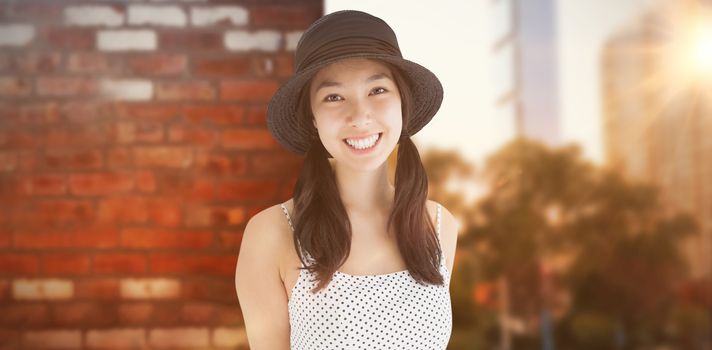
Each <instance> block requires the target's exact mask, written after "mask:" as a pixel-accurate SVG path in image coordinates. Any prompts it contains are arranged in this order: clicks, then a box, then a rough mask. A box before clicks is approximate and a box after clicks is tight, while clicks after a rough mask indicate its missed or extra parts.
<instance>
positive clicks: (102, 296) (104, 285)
mask: <svg viewBox="0 0 712 350" xmlns="http://www.w3.org/2000/svg"><path fill="white" fill-rule="evenodd" d="M95 261H96V256H95ZM100 273H104V272H100ZM109 273H110V272H109ZM129 273H130V272H129ZM74 296H75V298H76V299H89V300H110V301H114V300H116V299H118V298H119V281H118V280H117V279H115V278H92V279H86V278H83V279H78V280H76V281H75V282H74Z"/></svg>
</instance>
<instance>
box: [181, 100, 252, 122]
mask: <svg viewBox="0 0 712 350" xmlns="http://www.w3.org/2000/svg"><path fill="white" fill-rule="evenodd" d="M184 113H185V118H186V120H187V121H188V122H190V123H194V124H207V125H230V124H233V125H235V124H241V123H242V120H243V118H244V115H245V108H244V107H242V106H239V105H224V104H220V105H202V104H200V105H186V106H185V107H184Z"/></svg>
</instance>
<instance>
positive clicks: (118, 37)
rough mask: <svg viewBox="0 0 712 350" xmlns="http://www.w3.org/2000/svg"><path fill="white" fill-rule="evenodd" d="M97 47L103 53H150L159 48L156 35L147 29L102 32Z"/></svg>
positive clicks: (99, 34) (98, 33)
mask: <svg viewBox="0 0 712 350" xmlns="http://www.w3.org/2000/svg"><path fill="white" fill-rule="evenodd" d="M96 46H97V48H99V50H101V51H134V50H135V51H150V50H155V49H156V48H157V47H158V39H157V36H156V33H155V32H154V31H151V30H145V29H124V30H102V31H98V32H97V36H96Z"/></svg>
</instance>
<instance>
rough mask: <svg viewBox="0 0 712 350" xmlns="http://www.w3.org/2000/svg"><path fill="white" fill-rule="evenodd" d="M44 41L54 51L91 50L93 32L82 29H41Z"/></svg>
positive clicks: (94, 40) (93, 42)
mask: <svg viewBox="0 0 712 350" xmlns="http://www.w3.org/2000/svg"><path fill="white" fill-rule="evenodd" d="M43 37H44V38H45V39H44V40H45V41H46V42H47V44H49V46H50V47H52V48H54V49H72V50H88V49H93V48H94V45H95V42H96V39H95V37H94V31H93V30H91V29H84V28H71V27H70V28H64V27H48V28H45V29H43Z"/></svg>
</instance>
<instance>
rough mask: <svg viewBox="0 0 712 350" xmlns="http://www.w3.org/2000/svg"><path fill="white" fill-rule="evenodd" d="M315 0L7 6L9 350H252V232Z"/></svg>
mask: <svg viewBox="0 0 712 350" xmlns="http://www.w3.org/2000/svg"><path fill="white" fill-rule="evenodd" d="M321 13H322V4H321V1H314V0H299V1H287V0H279V1H275V0H272V1H257V0H249V1H221V2H219V3H218V2H215V3H213V2H210V1H195V0H192V1H191V0H180V1H178V0H176V1H171V0H167V1H155V2H154V1H106V0H96V1H81V2H75V1H53V0H52V1H51V0H46V1H37V0H22V1H2V2H0V348H3V349H39V348H69V349H78V348H86V349H94V348H107V347H111V348H131V349H137V348H141V349H142V348H151V349H164V348H183V347H186V348H201V349H202V348H246V347H247V345H246V340H245V335H244V327H243V323H242V317H241V314H240V310H239V306H238V303H237V298H236V294H235V290H234V282H233V273H234V267H235V262H236V259H237V252H238V250H239V244H240V239H241V236H242V230H243V228H244V226H245V223H246V220H247V219H248V218H249V217H250V216H251V215H253V214H254V213H255V212H257V211H259V210H261V209H263V208H265V207H267V206H270V205H273V204H276V203H278V201H283V200H286V199H287V198H289V197H290V195H291V190H292V186H293V184H294V180H295V176H296V172H297V171H298V169H299V167H300V166H301V157H297V156H294V155H292V154H290V153H289V152H288V151H285V150H283V149H282V148H281V147H279V146H278V145H277V144H276V142H275V141H274V140H273V139H272V137H271V135H270V134H269V132H268V131H267V128H266V124H265V108H266V103H267V101H268V100H269V98H270V97H271V95H272V94H273V93H274V91H275V90H276V89H277V87H278V86H279V84H280V83H281V82H282V81H284V80H285V79H286V78H287V77H288V76H289V75H290V74H291V73H292V71H293V67H292V65H293V61H292V57H293V50H294V46H295V45H296V41H297V40H298V38H299V35H300V34H301V32H302V31H303V30H304V28H306V27H307V26H308V25H309V23H311V22H312V21H313V20H314V19H316V18H318V17H319V16H320V15H321Z"/></svg>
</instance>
